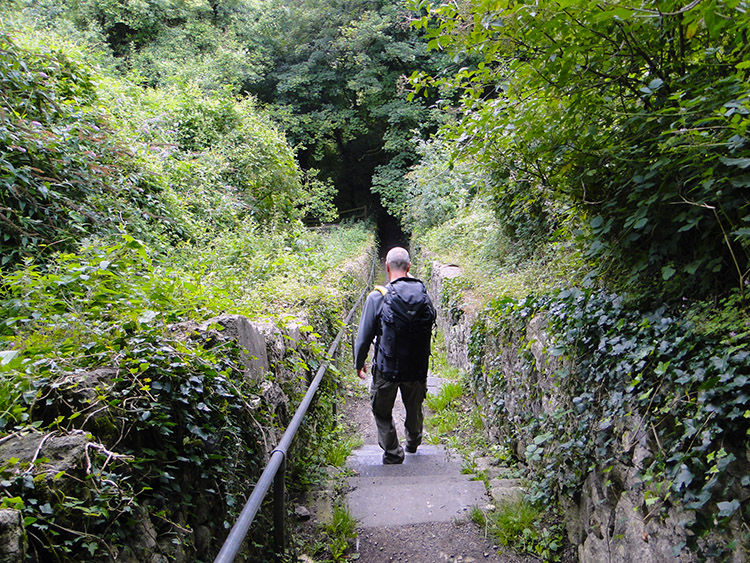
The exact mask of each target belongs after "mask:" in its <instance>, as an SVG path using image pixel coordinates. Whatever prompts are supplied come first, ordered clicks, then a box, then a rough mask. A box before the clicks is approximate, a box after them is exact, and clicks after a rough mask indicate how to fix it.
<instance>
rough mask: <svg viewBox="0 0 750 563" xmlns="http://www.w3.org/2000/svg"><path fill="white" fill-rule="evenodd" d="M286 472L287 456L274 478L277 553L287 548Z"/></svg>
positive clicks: (274, 526)
mask: <svg viewBox="0 0 750 563" xmlns="http://www.w3.org/2000/svg"><path fill="white" fill-rule="evenodd" d="M282 453H283V452H282ZM285 474H286V456H284V458H283V459H282V460H281V465H280V466H279V469H278V470H277V471H276V476H275V477H274V479H273V542H274V547H275V548H276V553H282V554H283V553H284V551H285V550H286V537H285V536H286V530H285V525H286V522H285V520H286V507H285V504H284V500H285V498H284V497H285V495H284V492H285V490H284V489H285V483H284V479H285Z"/></svg>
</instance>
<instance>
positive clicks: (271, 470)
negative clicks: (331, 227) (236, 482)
mask: <svg viewBox="0 0 750 563" xmlns="http://www.w3.org/2000/svg"><path fill="white" fill-rule="evenodd" d="M376 264H377V262H373V265H372V270H371V271H370V280H369V285H372V279H373V276H374V274H375V265H376ZM369 285H368V287H366V288H365V289H364V290H363V291H362V293H361V294H360V295H359V298H357V302H356V303H355V304H354V306H353V307H352V308H351V310H350V311H349V313H348V314H347V316H346V318H345V319H344V326H343V327H342V328H341V330H340V331H339V333H338V335H336V338H335V339H334V340H333V342H332V343H331V346H330V347H329V348H328V356H327V357H328V358H333V355H334V354H335V353H336V350H337V349H338V347H339V344H340V343H341V339H342V338H343V336H344V333H345V332H346V329H347V327H348V325H349V322H350V321H351V319H352V317H353V316H354V311H356V310H357V307H359V304H360V303H361V302H362V299H363V298H364V296H365V294H366V293H367V290H368V288H369ZM329 363H330V360H326V361H324V362H323V363H322V364H321V365H320V367H319V368H318V371H317V373H316V374H315V378H314V379H313V380H312V383H310V387H308V389H307V393H305V397H304V398H303V399H302V402H301V403H300V405H299V407H297V412H295V413H294V416H293V417H292V421H291V422H290V423H289V426H287V428H286V431H284V435H283V436H282V437H281V440H280V441H279V444H278V445H277V446H276V448H274V450H273V451H272V452H271V457H270V458H269V460H268V464H267V465H266V468H265V469H264V470H263V473H261V476H260V479H258V482H257V483H256V484H255V487H254V488H253V492H252V493H251V494H250V497H249V498H248V499H247V502H246V503H245V507H244V508H243V509H242V512H241V513H240V515H239V517H238V518H237V521H236V522H235V523H234V526H232V530H231V531H230V532H229V535H228V536H227V539H226V540H225V541H224V545H223V546H222V547H221V551H219V554H218V555H217V556H216V559H214V563H231V562H232V561H234V558H235V557H236V556H237V553H238V552H239V550H240V547H241V546H242V542H243V541H244V539H245V536H246V535H247V532H248V530H249V529H250V526H251V525H252V523H253V520H254V519H255V516H256V515H257V514H258V510H259V509H260V505H261V503H262V502H263V499H264V498H265V497H266V493H268V489H270V488H271V483H273V485H274V495H273V497H274V500H273V502H274V511H273V522H274V542H275V544H276V546H277V547H280V548H281V550H282V551H283V549H284V535H285V534H284V473H285V471H286V455H287V452H288V451H289V447H290V446H291V444H292V440H293V439H294V437H295V436H296V434H297V431H298V430H299V427H300V425H301V424H302V419H303V418H304V416H305V414H307V409H308V408H310V404H312V400H313V398H314V396H315V393H316V392H317V391H318V387H319V386H320V382H321V381H322V379H323V375H324V374H325V372H326V369H328V365H329Z"/></svg>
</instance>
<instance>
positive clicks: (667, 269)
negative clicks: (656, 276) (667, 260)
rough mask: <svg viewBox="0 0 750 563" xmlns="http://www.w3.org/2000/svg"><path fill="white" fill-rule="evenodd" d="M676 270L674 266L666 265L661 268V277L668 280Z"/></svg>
mask: <svg viewBox="0 0 750 563" xmlns="http://www.w3.org/2000/svg"><path fill="white" fill-rule="evenodd" d="M675 271H676V270H675V269H674V268H673V267H672V266H664V267H663V268H662V269H661V277H662V278H663V279H664V281H666V280H668V279H669V278H671V277H672V276H673V275H674V274H675Z"/></svg>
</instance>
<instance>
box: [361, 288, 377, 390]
mask: <svg viewBox="0 0 750 563" xmlns="http://www.w3.org/2000/svg"><path fill="white" fill-rule="evenodd" d="M382 303H383V295H382V294H381V293H380V292H379V291H377V290H376V291H373V292H372V293H370V295H368V296H367V299H366V300H365V305H364V307H363V308H362V318H361V319H360V320H359V329H358V330H357V340H356V342H355V343H354V369H356V370H357V375H358V376H359V377H360V379H365V377H366V375H365V374H366V372H367V368H366V367H365V360H366V359H367V353H368V352H369V351H370V345H371V344H372V341H373V339H374V338H375V334H376V331H377V320H378V312H379V309H380V307H381V305H382Z"/></svg>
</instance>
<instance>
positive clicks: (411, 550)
mask: <svg viewBox="0 0 750 563" xmlns="http://www.w3.org/2000/svg"><path fill="white" fill-rule="evenodd" d="M369 383H370V382H369V380H368V381H367V383H366V386H367V388H368V389H369ZM427 383H428V392H429V393H431V394H435V393H437V390H438V389H439V386H440V385H441V383H442V381H441V380H440V379H438V378H434V377H430V378H428V382H427ZM355 403H356V404H354V405H349V411H350V412H349V416H350V417H351V419H352V421H355V422H356V423H357V425H358V427H359V430H360V433H361V435H362V439H363V442H364V445H363V446H361V447H360V448H358V449H356V450H355V451H353V452H352V455H351V456H350V457H349V458H348V460H347V467H349V468H350V469H352V470H353V476H351V477H350V478H349V481H348V485H349V492H348V494H347V504H348V506H349V510H350V512H351V515H352V516H353V517H354V518H355V519H357V521H358V522H359V527H358V534H359V535H358V540H357V551H358V553H359V560H360V561H363V562H367V563H381V562H390V561H400V562H404V563H407V562H408V563H442V562H454V563H471V562H475V561H495V562H503V563H520V562H522V561H524V560H525V559H524V558H520V557H517V556H514V555H512V554H509V555H506V554H502V553H499V552H498V546H496V545H495V544H493V542H492V539H491V538H485V537H484V534H483V530H480V529H479V528H478V527H477V526H476V525H475V524H473V523H472V522H471V521H470V513H471V509H472V507H474V506H477V507H480V508H484V507H486V506H487V505H488V504H489V503H490V502H491V499H490V497H489V496H488V495H487V492H486V489H485V485H484V482H483V481H480V480H472V475H467V474H463V473H462V465H463V464H462V460H461V457H460V456H459V455H458V454H457V453H455V452H451V451H449V450H447V449H446V448H445V447H443V446H436V445H428V444H423V445H421V446H420V447H419V449H418V450H417V453H415V454H409V453H407V454H406V458H405V459H404V463H403V464H402V465H383V463H382V460H381V458H382V450H381V449H380V447H379V446H378V445H377V430H376V427H375V421H374V419H373V417H372V414H371V412H370V406H369V402H368V400H367V398H366V396H365V397H362V398H361V399H358V400H356V401H355ZM425 414H426V416H429V413H428V412H426V413H425ZM393 416H394V421H395V424H396V428H397V429H398V431H399V437H400V439H401V440H402V441H403V420H404V408H403V404H402V403H401V398H400V396H398V397H397V398H396V405H395V407H394V409H393ZM515 485H516V483H515V482H513V483H510V482H509V486H515Z"/></svg>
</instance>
